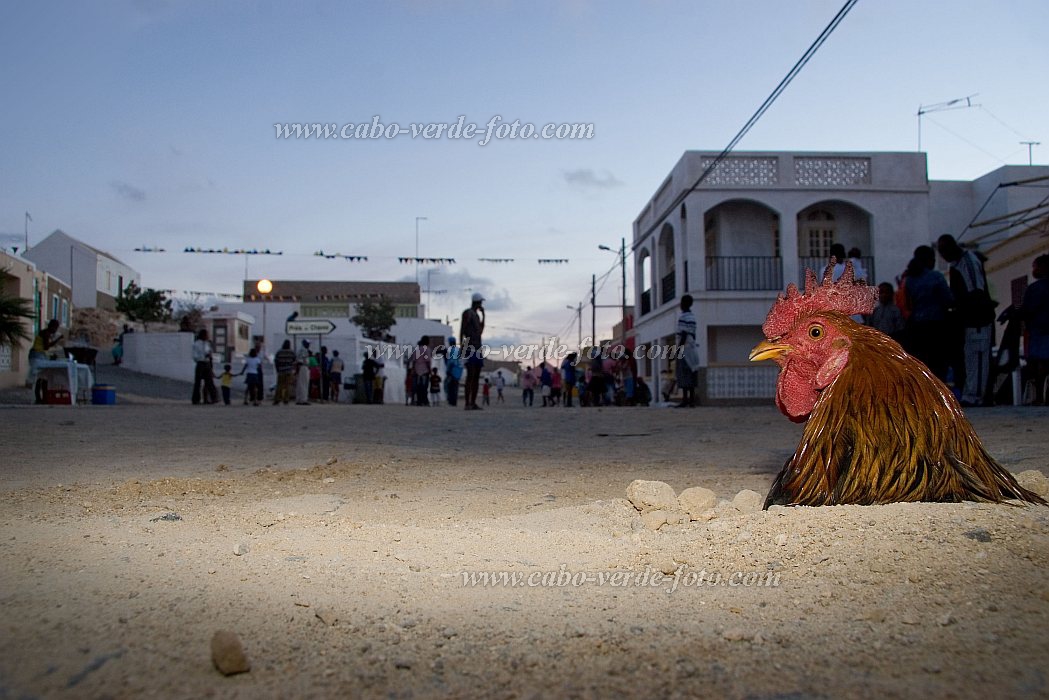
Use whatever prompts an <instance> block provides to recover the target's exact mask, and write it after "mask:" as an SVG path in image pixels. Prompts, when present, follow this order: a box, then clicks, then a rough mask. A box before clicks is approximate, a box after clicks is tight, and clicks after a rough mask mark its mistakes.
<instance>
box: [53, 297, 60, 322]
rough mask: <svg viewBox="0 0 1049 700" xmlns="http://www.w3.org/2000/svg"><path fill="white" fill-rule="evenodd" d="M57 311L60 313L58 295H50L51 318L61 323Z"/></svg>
mask: <svg viewBox="0 0 1049 700" xmlns="http://www.w3.org/2000/svg"><path fill="white" fill-rule="evenodd" d="M59 311H60V309H59V306H58V295H57V294H52V295H51V318H57V319H59V322H60V323H61V319H62V317H61V316H60V315H59Z"/></svg>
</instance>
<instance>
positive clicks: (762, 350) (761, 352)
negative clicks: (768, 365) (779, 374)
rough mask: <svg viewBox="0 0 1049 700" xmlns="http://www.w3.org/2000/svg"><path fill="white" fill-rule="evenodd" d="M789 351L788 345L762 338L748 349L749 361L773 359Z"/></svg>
mask: <svg viewBox="0 0 1049 700" xmlns="http://www.w3.org/2000/svg"><path fill="white" fill-rule="evenodd" d="M789 351H790V346H789V345H785V344H784V343H773V342H771V341H768V340H764V341H762V342H760V343H758V344H757V345H755V346H754V349H753V350H751V351H750V361H751V362H760V361H761V360H775V359H776V358H777V357H780V356H781V355H785V354H787V352H789Z"/></svg>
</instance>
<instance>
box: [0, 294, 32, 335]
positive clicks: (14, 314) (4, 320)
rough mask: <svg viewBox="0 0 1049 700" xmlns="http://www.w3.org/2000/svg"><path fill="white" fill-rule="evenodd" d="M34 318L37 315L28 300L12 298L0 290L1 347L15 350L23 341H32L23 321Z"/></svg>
mask: <svg viewBox="0 0 1049 700" xmlns="http://www.w3.org/2000/svg"><path fill="white" fill-rule="evenodd" d="M34 318H36V314H34V313H33V306H32V303H31V302H30V301H29V300H28V299H23V298H22V297H13V296H10V295H8V294H6V293H4V291H3V289H0V345H6V346H8V347H11V348H13V347H17V346H18V345H19V344H20V343H21V341H23V340H25V341H29V340H32V338H31V337H30V335H29V333H28V332H26V327H25V324H24V323H23V320H30V321H31V320H32V319H34Z"/></svg>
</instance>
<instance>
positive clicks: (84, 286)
mask: <svg viewBox="0 0 1049 700" xmlns="http://www.w3.org/2000/svg"><path fill="white" fill-rule="evenodd" d="M22 257H24V258H25V259H26V260H29V261H30V262H32V263H34V264H35V265H36V266H37V267H38V268H39V269H41V270H43V271H44V272H46V273H48V274H49V275H51V276H53V277H57V278H58V279H60V280H63V281H64V282H66V283H68V284H69V286H70V288H71V289H72V291H73V306H75V307H76V308H78V309H85V308H100V309H108V310H110V311H113V310H115V309H116V300H117V297H118V296H120V295H121V294H122V293H123V291H124V290H125V289H127V286H128V284H129V283H131V282H134V283H135V284H136V285H140V279H139V274H138V272H136V271H135V270H134V269H132V268H130V267H128V266H127V265H125V264H124V263H122V262H121V261H119V260H117V259H116V258H114V257H113V256H112V255H110V254H109V253H106V252H103V251H101V250H98V249H97V248H93V247H91V246H89V245H88V244H87V243H84V242H83V241H80V240H77V239H76V238H73V237H72V236H70V235H69V234H67V233H65V232H64V231H62V230H56V231H54V232H53V233H52V234H51V235H49V236H48V237H47V238H45V239H43V240H42V241H40V242H39V243H37V244H36V245H35V246H33V247H31V248H30V249H29V250H27V251H25V253H23V255H22Z"/></svg>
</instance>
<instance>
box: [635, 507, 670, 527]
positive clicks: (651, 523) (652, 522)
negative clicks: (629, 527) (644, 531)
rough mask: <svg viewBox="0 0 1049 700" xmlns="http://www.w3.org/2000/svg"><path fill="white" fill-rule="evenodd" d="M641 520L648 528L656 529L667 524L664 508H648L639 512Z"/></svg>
mask: <svg viewBox="0 0 1049 700" xmlns="http://www.w3.org/2000/svg"><path fill="white" fill-rule="evenodd" d="M641 522H642V523H643V524H644V526H645V527H646V528H648V529H649V530H658V529H659V528H661V527H663V526H664V525H666V524H667V512H666V511H665V510H650V511H648V512H647V513H642V514H641Z"/></svg>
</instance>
